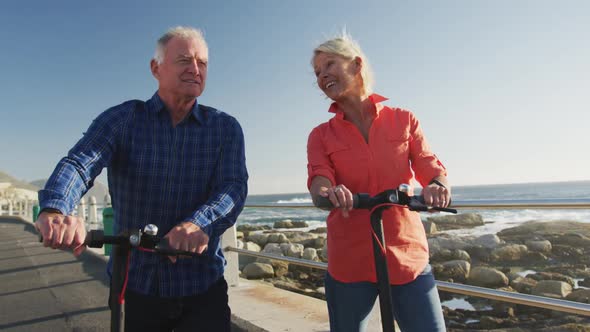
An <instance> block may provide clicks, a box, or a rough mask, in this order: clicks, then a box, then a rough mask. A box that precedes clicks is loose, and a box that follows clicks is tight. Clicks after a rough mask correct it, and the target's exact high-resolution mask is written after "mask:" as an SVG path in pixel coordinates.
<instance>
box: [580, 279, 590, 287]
mask: <svg viewBox="0 0 590 332" xmlns="http://www.w3.org/2000/svg"><path fill="white" fill-rule="evenodd" d="M578 286H582V287H590V278H584V280H581V281H578Z"/></svg>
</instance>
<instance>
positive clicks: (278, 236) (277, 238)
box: [267, 233, 289, 243]
mask: <svg viewBox="0 0 590 332" xmlns="http://www.w3.org/2000/svg"><path fill="white" fill-rule="evenodd" d="M267 242H268V243H287V242H289V239H287V236H285V234H283V233H272V234H268V240H267Z"/></svg>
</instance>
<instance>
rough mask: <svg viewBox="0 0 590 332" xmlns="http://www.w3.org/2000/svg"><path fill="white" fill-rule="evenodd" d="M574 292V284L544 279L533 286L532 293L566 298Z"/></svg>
mask: <svg viewBox="0 0 590 332" xmlns="http://www.w3.org/2000/svg"><path fill="white" fill-rule="evenodd" d="M571 292H572V286H571V285H570V284H568V283H567V282H563V281H557V280H542V281H539V282H538V283H537V285H536V286H535V287H534V288H533V290H532V292H531V294H533V295H538V296H545V297H552V298H556V299H564V298H565V297H566V296H568V295H569V294H570V293H571Z"/></svg>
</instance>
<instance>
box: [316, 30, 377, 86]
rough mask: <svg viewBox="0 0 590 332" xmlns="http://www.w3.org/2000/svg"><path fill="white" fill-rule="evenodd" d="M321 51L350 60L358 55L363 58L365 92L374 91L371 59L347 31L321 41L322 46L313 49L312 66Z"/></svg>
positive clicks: (362, 70) (362, 69)
mask: <svg viewBox="0 0 590 332" xmlns="http://www.w3.org/2000/svg"><path fill="white" fill-rule="evenodd" d="M319 53H329V54H336V55H339V56H341V57H343V58H345V59H349V60H353V59H354V58H356V57H357V56H358V57H359V58H361V59H362V61H363V65H362V68H361V78H362V79H363V88H364V90H365V91H364V92H365V93H367V94H371V93H372V92H373V84H374V77H373V71H372V70H371V66H370V65H369V60H368V59H367V57H366V56H365V54H364V53H363V51H362V50H361V47H360V46H359V44H358V43H357V42H356V41H355V40H354V39H352V37H351V36H350V35H349V34H348V33H347V32H346V31H343V32H342V33H340V34H339V35H338V36H336V37H334V38H332V39H329V40H327V41H325V42H323V43H321V44H320V46H318V47H316V48H315V49H314V50H313V56H312V58H311V63H312V66H313V62H314V60H315V57H316V56H317V55H318V54H319Z"/></svg>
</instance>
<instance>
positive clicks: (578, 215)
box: [237, 180, 590, 236]
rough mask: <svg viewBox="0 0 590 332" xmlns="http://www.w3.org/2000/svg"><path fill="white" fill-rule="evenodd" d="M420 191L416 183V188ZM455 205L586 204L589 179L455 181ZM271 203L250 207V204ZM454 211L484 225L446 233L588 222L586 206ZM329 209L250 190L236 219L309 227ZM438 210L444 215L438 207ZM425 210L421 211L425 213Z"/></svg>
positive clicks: (306, 198) (321, 221)
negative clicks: (529, 223) (538, 222)
mask: <svg viewBox="0 0 590 332" xmlns="http://www.w3.org/2000/svg"><path fill="white" fill-rule="evenodd" d="M415 192H416V193H417V194H419V193H420V188H417V189H416V190H415ZM452 199H453V202H454V204H456V205H468V204H502V203H506V204H508V203H514V204H546V203H553V204H555V203H559V204H569V203H585V204H590V180H589V181H571V182H543V183H519V184H497V185H475V186H456V187H453V189H452ZM261 205H262V206H270V207H264V208H260V207H250V206H261ZM459 213H478V214H480V215H481V216H482V217H483V219H484V221H485V225H483V226H479V227H476V228H472V229H463V230H453V231H447V233H454V234H457V235H474V236H478V235H483V234H495V233H497V232H499V231H501V230H502V229H505V228H509V227H514V226H517V225H519V224H521V223H523V222H526V221H530V220H542V221H549V220H572V221H579V222H589V223H590V209H555V210H547V209H527V208H518V209H506V210H497V209H481V210H477V209H467V208H465V209H459ZM327 215H328V213H327V212H326V211H323V210H319V209H316V208H314V207H313V206H312V201H311V197H310V195H309V193H291V194H274V195H249V196H248V198H247V199H246V207H245V208H244V211H243V212H242V213H241V215H240V216H239V217H238V221H237V222H238V225H240V224H255V225H269V226H270V227H272V226H273V224H274V223H275V222H276V221H280V220H286V219H289V220H292V221H305V222H306V223H307V224H308V225H309V227H308V230H309V229H314V228H317V227H323V226H326V223H325V220H326V217H327ZM440 215H444V213H441V214H440ZM432 216H433V215H432V214H430V213H422V214H421V217H422V218H423V219H426V218H428V217H432Z"/></svg>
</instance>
